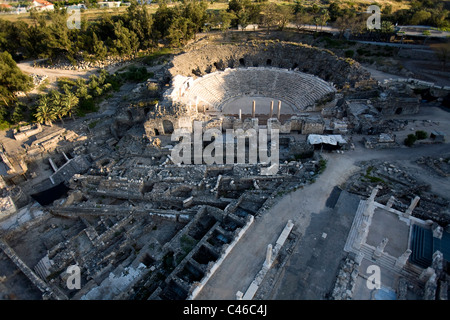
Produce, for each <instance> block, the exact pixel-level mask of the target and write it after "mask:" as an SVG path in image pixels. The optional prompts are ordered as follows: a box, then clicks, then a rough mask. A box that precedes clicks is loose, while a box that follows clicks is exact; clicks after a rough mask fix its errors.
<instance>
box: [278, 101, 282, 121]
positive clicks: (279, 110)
mask: <svg viewBox="0 0 450 320" xmlns="http://www.w3.org/2000/svg"><path fill="white" fill-rule="evenodd" d="M280 117H281V101H280V100H278V114H277V118H278V120H280Z"/></svg>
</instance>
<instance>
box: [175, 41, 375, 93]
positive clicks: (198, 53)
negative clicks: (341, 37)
mask: <svg viewBox="0 0 450 320" xmlns="http://www.w3.org/2000/svg"><path fill="white" fill-rule="evenodd" d="M265 66H266V67H277V68H284V69H298V70H299V71H301V72H305V73H309V74H313V75H316V76H318V77H319V78H322V79H323V80H325V81H329V82H333V83H334V84H336V86H337V87H343V86H344V85H345V84H346V83H348V84H350V85H352V86H354V85H355V84H357V83H358V82H359V81H362V80H368V79H370V74H369V73H368V72H367V71H365V70H363V69H362V68H361V67H360V65H359V64H358V63H357V62H355V61H353V60H350V59H344V58H341V57H338V56H336V55H335V54H334V53H332V52H331V51H329V50H326V49H319V48H314V47H311V46H308V45H305V44H298V43H289V42H275V41H252V42H249V43H245V44H227V45H208V44H207V45H204V46H202V47H199V48H194V49H193V50H191V51H189V52H186V53H184V54H180V55H178V56H176V57H175V58H174V59H173V61H172V67H171V68H170V69H169V73H170V76H171V78H174V77H175V76H176V75H178V74H181V75H184V76H197V77H198V76H203V75H205V74H207V73H211V72H214V71H218V70H222V71H223V70H225V69H226V68H238V67H265Z"/></svg>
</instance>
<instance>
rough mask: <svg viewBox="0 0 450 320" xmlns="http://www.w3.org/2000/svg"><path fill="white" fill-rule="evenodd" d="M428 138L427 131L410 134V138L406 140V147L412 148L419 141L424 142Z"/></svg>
mask: <svg viewBox="0 0 450 320" xmlns="http://www.w3.org/2000/svg"><path fill="white" fill-rule="evenodd" d="M427 138H428V133H427V132H426V131H423V130H418V131H416V132H415V133H411V134H408V136H407V137H406V138H405V145H406V146H408V147H412V146H413V144H414V143H415V142H416V141H417V140H424V139H427Z"/></svg>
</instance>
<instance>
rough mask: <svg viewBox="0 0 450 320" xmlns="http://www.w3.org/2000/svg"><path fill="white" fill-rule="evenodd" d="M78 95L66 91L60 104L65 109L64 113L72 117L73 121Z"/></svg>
mask: <svg viewBox="0 0 450 320" xmlns="http://www.w3.org/2000/svg"><path fill="white" fill-rule="evenodd" d="M78 101H79V99H78V97H77V96H76V95H75V94H73V93H72V92H70V91H67V92H66V95H65V96H64V97H63V99H62V105H63V106H64V109H65V111H66V114H67V115H69V116H70V117H72V119H73V120H74V121H75V113H76V111H77V107H78Z"/></svg>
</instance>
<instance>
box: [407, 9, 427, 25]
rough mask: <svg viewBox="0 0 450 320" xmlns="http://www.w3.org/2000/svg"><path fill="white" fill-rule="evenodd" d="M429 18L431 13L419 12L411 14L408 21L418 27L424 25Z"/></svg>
mask: <svg viewBox="0 0 450 320" xmlns="http://www.w3.org/2000/svg"><path fill="white" fill-rule="evenodd" d="M430 18H431V12H428V11H425V10H419V11H417V12H416V13H414V14H413V16H412V17H411V20H410V21H409V23H410V24H412V25H420V24H423V23H426V22H427V20H428V19H430Z"/></svg>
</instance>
